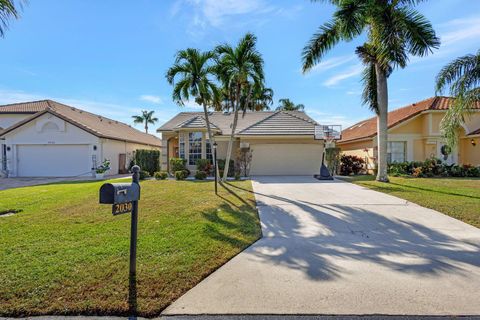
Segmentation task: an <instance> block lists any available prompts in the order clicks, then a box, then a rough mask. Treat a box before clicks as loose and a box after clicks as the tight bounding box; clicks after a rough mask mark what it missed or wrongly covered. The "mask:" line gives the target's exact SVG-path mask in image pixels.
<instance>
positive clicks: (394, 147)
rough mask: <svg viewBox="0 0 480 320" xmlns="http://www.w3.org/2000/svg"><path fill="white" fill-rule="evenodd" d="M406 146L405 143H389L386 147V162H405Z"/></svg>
mask: <svg viewBox="0 0 480 320" xmlns="http://www.w3.org/2000/svg"><path fill="white" fill-rule="evenodd" d="M406 146H407V143H406V142H405V141H391V142H388V145H387V162H388V163H394V162H405V160H406V149H407V148H406Z"/></svg>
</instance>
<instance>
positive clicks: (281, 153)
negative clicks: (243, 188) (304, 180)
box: [250, 144, 323, 175]
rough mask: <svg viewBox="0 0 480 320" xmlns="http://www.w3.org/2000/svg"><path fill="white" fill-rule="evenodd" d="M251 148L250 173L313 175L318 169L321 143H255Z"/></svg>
mask: <svg viewBox="0 0 480 320" xmlns="http://www.w3.org/2000/svg"><path fill="white" fill-rule="evenodd" d="M251 150H252V164H251V169H250V174H251V175H313V174H316V173H318V172H319V171H320V163H321V161H322V158H321V157H322V151H323V146H322V145H318V144H255V145H251Z"/></svg>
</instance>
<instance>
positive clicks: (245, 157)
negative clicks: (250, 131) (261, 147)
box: [237, 148, 252, 177]
mask: <svg viewBox="0 0 480 320" xmlns="http://www.w3.org/2000/svg"><path fill="white" fill-rule="evenodd" d="M251 163H252V151H251V150H250V149H247V148H240V149H238V151H237V165H238V167H239V169H240V174H241V175H242V174H243V176H244V177H248V175H249V174H250V164H251Z"/></svg>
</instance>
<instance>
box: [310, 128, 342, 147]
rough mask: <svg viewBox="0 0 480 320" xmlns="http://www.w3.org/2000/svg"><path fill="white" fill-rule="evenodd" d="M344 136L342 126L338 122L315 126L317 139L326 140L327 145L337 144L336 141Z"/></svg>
mask: <svg viewBox="0 0 480 320" xmlns="http://www.w3.org/2000/svg"><path fill="white" fill-rule="evenodd" d="M341 138H342V126H341V125H338V124H328V125H317V126H315V140H323V141H325V146H326V147H330V146H332V145H333V146H335V141H336V140H340V139H341Z"/></svg>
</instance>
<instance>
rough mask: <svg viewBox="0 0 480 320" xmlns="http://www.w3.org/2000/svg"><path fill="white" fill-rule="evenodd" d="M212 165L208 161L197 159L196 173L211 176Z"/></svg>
mask: <svg viewBox="0 0 480 320" xmlns="http://www.w3.org/2000/svg"><path fill="white" fill-rule="evenodd" d="M212 169H213V165H212V163H211V162H210V160H209V159H198V160H197V171H203V172H205V173H206V174H207V176H209V175H211V173H212Z"/></svg>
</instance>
